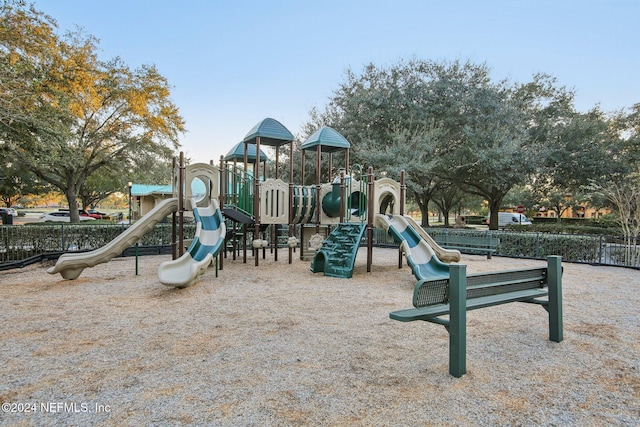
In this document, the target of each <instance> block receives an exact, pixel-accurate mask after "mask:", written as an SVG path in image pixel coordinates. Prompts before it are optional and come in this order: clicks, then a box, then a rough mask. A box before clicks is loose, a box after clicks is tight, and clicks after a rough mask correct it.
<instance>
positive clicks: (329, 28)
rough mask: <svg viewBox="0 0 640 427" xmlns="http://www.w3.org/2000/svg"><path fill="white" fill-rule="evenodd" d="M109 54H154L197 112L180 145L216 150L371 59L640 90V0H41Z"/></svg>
mask: <svg viewBox="0 0 640 427" xmlns="http://www.w3.org/2000/svg"><path fill="white" fill-rule="evenodd" d="M35 5H36V8H37V9H38V10H41V11H43V12H46V13H48V14H49V15H51V16H52V17H54V18H55V19H56V20H57V21H58V24H59V27H60V29H61V30H72V29H74V28H75V27H76V26H79V27H82V28H84V29H85V30H86V32H87V33H89V34H91V35H94V36H95V37H97V38H98V39H99V40H100V45H99V47H100V49H101V55H102V57H103V59H109V58H112V57H115V56H120V57H121V58H123V60H124V61H125V63H127V64H128V65H129V66H130V67H132V68H135V67H138V66H140V65H142V64H155V65H156V66H157V68H158V70H159V72H160V73H161V74H162V75H163V76H165V77H166V78H167V79H168V80H169V83H170V85H171V86H172V87H173V90H172V99H173V101H174V103H175V104H176V105H177V106H178V108H179V109H180V112H181V114H182V116H183V117H184V119H185V121H186V127H187V130H188V132H187V133H186V134H185V135H184V136H183V137H182V140H181V143H182V149H183V150H184V151H185V153H186V155H187V156H189V157H191V158H192V159H193V160H194V161H196V162H208V161H209V160H215V161H216V162H217V161H218V159H219V158H220V156H221V155H224V154H226V153H227V152H228V151H229V150H230V149H231V147H232V146H234V145H235V144H236V143H238V142H240V141H241V140H242V139H243V137H244V136H245V135H246V134H247V132H248V131H249V130H250V129H251V128H252V127H253V126H254V125H255V124H256V123H258V122H259V121H260V120H262V119H264V118H266V117H272V118H274V119H276V120H278V121H280V122H281V123H282V124H283V125H284V126H286V127H287V128H288V129H289V130H290V131H291V132H292V133H293V134H294V135H295V134H297V133H298V132H299V130H300V128H301V125H302V123H303V122H304V121H305V120H306V119H307V117H308V113H309V110H310V109H311V108H312V107H314V106H315V107H318V108H320V109H323V108H324V106H325V104H326V103H327V100H328V98H329V97H330V96H331V94H332V92H333V91H334V90H336V89H337V88H338V84H339V83H340V82H342V81H343V80H344V76H345V70H346V69H347V68H351V69H352V70H353V71H355V72H356V73H359V72H360V71H361V70H362V69H363V67H364V66H365V65H366V64H368V63H374V64H376V65H378V66H388V65H391V64H394V63H396V62H398V61H399V60H401V59H411V58H417V59H425V60H436V61H443V60H448V61H450V60H458V59H459V60H462V61H466V60H470V61H471V62H474V63H478V64H480V63H486V64H487V65H488V66H489V67H490V68H491V70H492V73H493V77H494V79H495V80H498V79H502V78H508V79H510V80H511V81H513V82H526V81H529V80H531V78H532V76H533V74H535V73H538V72H545V73H548V74H551V75H552V76H555V77H556V78H557V79H558V84H560V85H563V86H567V87H568V88H570V89H573V90H575V92H576V107H577V108H578V110H580V111H587V110H589V109H591V108H592V107H594V106H596V105H600V107H601V109H602V110H604V111H606V112H609V111H614V110H619V109H623V108H629V107H631V106H632V105H633V104H635V103H639V102H640V78H639V76H640V73H639V70H640V25H639V24H638V20H639V18H640V0H599V1H596V0H529V1H525V0H482V1H480V0H464V1H456V0H447V1H445V0H440V1H433V0H415V1H414V0H395V1H388V0H387V1H381V0H352V1H349V0H343V1H338V0H326V1H324V0H314V1H304V0H300V1H295V0H267V1H257V0H256V1H242V0H228V1H221V0H181V1H178V0H173V1H170V0H127V1H123V0H109V1H106V0H102V1H99V0H36V1H35Z"/></svg>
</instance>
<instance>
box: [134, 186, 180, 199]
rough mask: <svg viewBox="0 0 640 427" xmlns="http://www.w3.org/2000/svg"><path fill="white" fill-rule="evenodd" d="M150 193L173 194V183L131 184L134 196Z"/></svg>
mask: <svg viewBox="0 0 640 427" xmlns="http://www.w3.org/2000/svg"><path fill="white" fill-rule="evenodd" d="M150 194H173V190H172V187H171V184H169V185H147V184H133V185H132V186H131V195H132V196H148V195H150Z"/></svg>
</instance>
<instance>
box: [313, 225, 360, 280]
mask: <svg viewBox="0 0 640 427" xmlns="http://www.w3.org/2000/svg"><path fill="white" fill-rule="evenodd" d="M365 229H366V224H357V223H356V224H352V223H342V224H339V225H338V226H337V227H336V228H334V229H333V231H331V234H329V236H328V237H327V239H326V240H325V241H324V242H323V243H322V247H321V248H320V249H319V250H318V251H317V252H316V253H315V255H314V257H313V260H312V261H311V271H312V272H314V273H318V272H321V271H324V275H325V276H330V277H341V278H345V279H350V278H351V277H352V276H353V266H354V264H355V261H356V255H357V254H358V247H359V246H360V241H361V240H362V235H363V234H364V230H365Z"/></svg>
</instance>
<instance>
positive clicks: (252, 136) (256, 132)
mask: <svg viewBox="0 0 640 427" xmlns="http://www.w3.org/2000/svg"><path fill="white" fill-rule="evenodd" d="M257 137H260V144H264V145H275V146H279V145H282V144H286V143H288V142H291V141H293V134H292V133H291V132H289V129H287V128H286V127H284V126H283V125H282V123H280V122H279V121H277V120H275V119H270V118H266V119H264V120H262V121H261V122H259V123H258V124H257V125H255V126H254V127H253V128H252V129H251V130H250V131H249V133H247V135H246V136H245V137H244V139H243V140H242V142H251V143H254V144H255V142H256V138H257Z"/></svg>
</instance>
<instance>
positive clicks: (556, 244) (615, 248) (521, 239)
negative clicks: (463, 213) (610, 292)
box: [374, 228, 640, 269]
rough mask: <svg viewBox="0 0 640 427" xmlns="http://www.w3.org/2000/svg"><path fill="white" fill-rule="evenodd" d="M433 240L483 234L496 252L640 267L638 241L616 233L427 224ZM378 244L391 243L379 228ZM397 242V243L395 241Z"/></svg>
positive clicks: (389, 237)
mask: <svg viewBox="0 0 640 427" xmlns="http://www.w3.org/2000/svg"><path fill="white" fill-rule="evenodd" d="M426 231H427V232H428V233H429V234H430V235H431V236H432V237H433V238H434V239H436V240H438V237H441V236H442V235H445V234H448V235H457V236H487V237H495V238H498V239H500V245H499V246H498V248H497V251H496V252H495V253H494V255H496V256H504V257H513V258H531V259H546V257H547V256H549V255H560V256H561V257H562V260H563V261H565V262H575V263H585V264H593V265H608V266H616V267H631V268H636V269H640V245H639V243H640V241H639V240H637V239H635V240H634V239H625V238H624V237H616V236H601V235H587V234H555V233H540V232H536V233H528V232H520V231H502V230H497V231H496V230H469V229H451V228H427V229H426ZM374 236H375V239H376V242H377V243H378V244H386V245H395V243H394V242H393V238H392V237H391V236H390V235H388V234H386V233H385V232H384V231H383V230H376V233H375V234H374ZM396 246H397V245H396Z"/></svg>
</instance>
